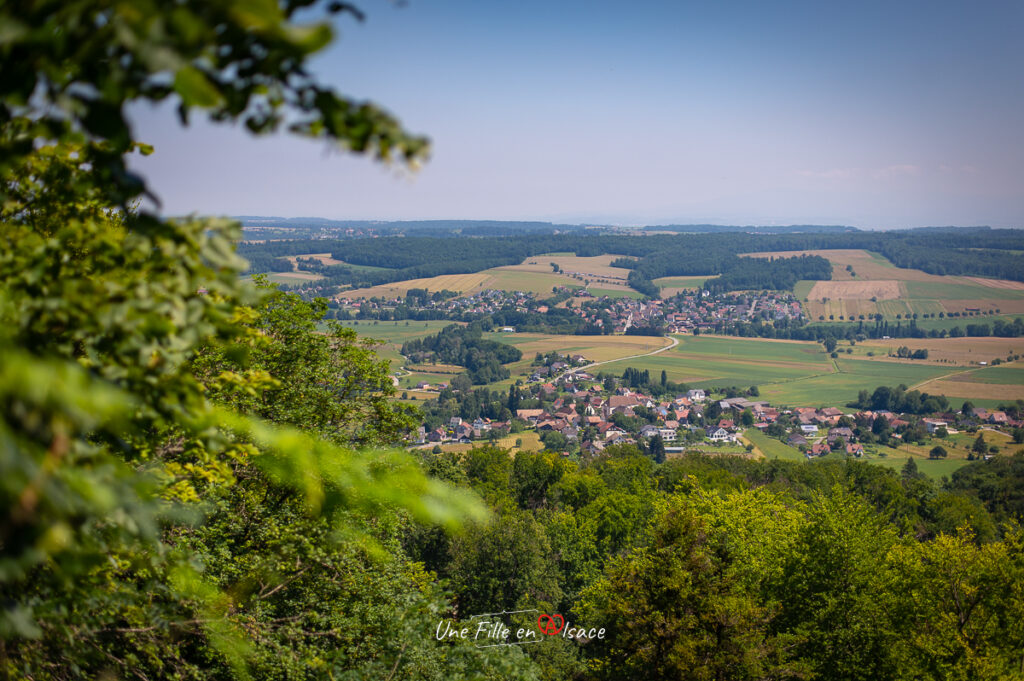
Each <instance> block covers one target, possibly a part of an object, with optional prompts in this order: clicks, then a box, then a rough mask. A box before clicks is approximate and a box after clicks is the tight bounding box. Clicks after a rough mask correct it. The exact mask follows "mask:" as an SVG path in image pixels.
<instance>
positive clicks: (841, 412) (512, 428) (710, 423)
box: [410, 353, 1024, 459]
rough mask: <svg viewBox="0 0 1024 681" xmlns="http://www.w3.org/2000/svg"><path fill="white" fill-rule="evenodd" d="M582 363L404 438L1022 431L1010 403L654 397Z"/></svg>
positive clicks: (605, 440)
mask: <svg viewBox="0 0 1024 681" xmlns="http://www.w3.org/2000/svg"><path fill="white" fill-rule="evenodd" d="M586 364H587V360H586V358H584V357H582V356H580V355H575V356H560V355H558V354H557V353H551V355H549V356H548V357H545V358H543V362H542V363H540V364H539V367H538V369H537V370H536V371H535V372H534V373H533V375H532V376H531V377H530V381H531V382H530V383H528V384H526V385H524V386H522V387H521V388H520V387H519V386H513V387H512V388H510V391H509V400H508V404H507V405H506V407H505V408H503V409H502V412H503V413H502V415H501V416H499V417H497V418H489V417H486V416H483V415H478V416H475V417H472V418H463V417H462V416H458V415H453V416H450V417H448V418H447V419H446V420H444V421H443V422H441V423H437V424H436V425H433V427H428V425H427V424H425V425H423V426H421V427H420V428H419V429H418V430H417V432H416V433H415V434H414V435H413V436H411V438H410V444H411V445H412V446H415V447H424V446H426V447H430V446H431V445H435V446H437V445H443V444H445V443H458V444H472V443H474V442H478V441H490V442H496V441H497V440H499V439H501V438H503V437H506V436H509V435H515V434H517V433H523V432H529V431H535V432H536V433H537V434H538V435H539V439H540V441H541V442H542V443H543V444H544V446H545V448H547V449H551V450H555V451H560V452H561V453H562V454H563V455H564V456H578V457H590V456H594V455H597V454H600V453H601V452H602V451H604V450H605V449H606V448H607V447H609V446H611V445H636V446H638V447H639V448H640V449H641V450H642V451H645V452H648V453H651V454H652V455H654V456H655V457H657V456H659V455H663V456H672V455H673V454H681V453H683V452H686V451H701V452H705V453H716V452H718V453H735V454H750V453H751V452H752V451H753V450H754V449H755V446H754V444H753V443H752V441H751V436H750V434H751V432H754V433H758V434H762V435H763V436H765V437H767V438H772V439H773V440H776V441H778V442H779V443H780V444H785V445H787V446H788V447H790V448H792V449H793V450H794V451H798V452H800V453H801V454H803V455H804V456H805V457H806V458H808V459H813V458H817V457H823V456H828V455H830V454H838V455H844V456H849V457H856V458H860V457H863V456H864V455H865V446H866V445H867V446H873V447H875V448H877V447H882V446H884V447H888V448H895V447H899V446H900V445H901V444H903V443H904V442H906V443H911V442H923V441H924V440H925V439H929V440H933V441H934V440H938V441H942V440H943V439H944V438H947V437H952V436H958V435H959V434H960V433H970V434H971V435H972V437H973V436H975V435H977V434H981V439H982V440H984V434H985V433H986V432H993V433H1000V434H1001V435H1006V436H1010V437H1013V438H1014V440H1015V441H1016V440H1020V439H1021V436H1022V435H1024V430H1022V429H1024V420H1022V416H1024V405H1021V404H1020V403H1019V402H1018V403H1016V404H1011V405H1008V406H1007V407H1006V409H1005V410H992V409H984V408H974V407H973V406H971V405H970V404H966V403H965V405H963V407H964V408H962V409H960V410H956V411H953V410H952V409H950V410H949V411H945V412H942V413H935V414H931V415H928V416H919V415H915V414H901V413H896V412H894V411H889V410H886V409H851V408H849V407H847V408H845V409H842V408H840V407H837V406H823V407H817V408H812V407H794V408H786V407H780V406H773V405H772V404H770V403H769V402H768V401H767V400H764V399H760V398H759V396H758V390H757V388H756V387H750V388H748V389H746V390H743V389H737V388H730V389H728V390H726V391H724V393H722V395H721V396H720V397H717V396H715V395H714V394H712V393H710V392H709V391H706V390H704V389H699V388H690V389H687V390H685V391H681V392H680V393H679V394H671V393H669V394H664V393H663V394H661V395H658V396H655V395H654V394H652V393H654V392H655V391H654V390H647V391H645V390H642V389H638V388H636V387H631V386H630V385H628V384H627V383H626V381H625V380H624V379H620V378H616V377H612V376H607V375H600V374H599V375H593V374H591V373H588V372H587V371H585V370H582V369H580V368H579V367H581V366H585V365H586ZM661 385H664V384H661ZM673 385H674V384H668V386H667V387H668V388H672V387H673ZM440 390H441V392H440V394H439V396H438V400H437V403H438V404H441V403H442V402H444V401H446V400H448V401H452V400H454V402H455V403H456V404H458V403H459V397H460V396H459V395H458V394H456V393H454V392H453V391H452V389H451V388H450V387H448V386H440ZM520 404H522V405H526V406H519V405H520ZM512 406H516V407H518V408H516V409H514V410H513V409H511V408H510V407H512ZM761 439H763V438H761ZM989 439H990V440H991V439H992V438H991V437H990V438H989ZM1002 441H1005V438H1003V440H1002ZM936 447H937V450H942V451H937V450H933V452H932V454H931V456H933V457H939V456H944V448H942V447H941V446H938V445H937V446H936ZM991 453H993V452H991V451H990V448H989V447H988V446H986V448H985V449H982V448H981V447H978V446H976V447H975V449H974V451H972V454H976V455H977V457H978V458H988V457H989V456H990V455H991ZM968 458H973V457H972V456H970V455H968Z"/></svg>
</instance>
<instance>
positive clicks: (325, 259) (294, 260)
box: [284, 253, 381, 269]
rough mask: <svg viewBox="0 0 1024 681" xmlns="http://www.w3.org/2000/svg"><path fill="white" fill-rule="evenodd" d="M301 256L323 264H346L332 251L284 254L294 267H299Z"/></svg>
mask: <svg viewBox="0 0 1024 681" xmlns="http://www.w3.org/2000/svg"><path fill="white" fill-rule="evenodd" d="M299 258H302V259H304V260H309V259H310V258H312V259H313V260H319V261H320V264H321V265H343V264H345V263H344V262H343V261H341V260H335V259H334V257H333V256H332V255H331V254H330V253H303V254H301V255H286V256H284V259H285V260H287V261H288V262H290V263H291V264H292V267H297V266H298V260H299ZM373 269H381V268H373Z"/></svg>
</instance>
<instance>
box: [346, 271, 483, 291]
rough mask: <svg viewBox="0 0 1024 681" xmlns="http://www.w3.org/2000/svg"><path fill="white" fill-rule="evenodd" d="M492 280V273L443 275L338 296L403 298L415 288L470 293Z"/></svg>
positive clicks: (398, 282)
mask: <svg viewBox="0 0 1024 681" xmlns="http://www.w3.org/2000/svg"><path fill="white" fill-rule="evenodd" d="M490 278H491V275H490V272H489V271H487V272H476V273H474V274H443V275H441V276H439V277H427V278H425V279H407V280H406V281H396V282H393V283H390V284H381V285H379V286H372V287H370V288H360V289H353V290H351V291H344V292H343V293H340V294H339V295H338V297H339V298H373V297H374V296H378V297H381V298H402V297H404V296H405V294H406V293H407V292H408V291H409V289H414V288H424V289H427V290H428V291H458V292H459V293H469V292H471V291H479V290H481V289H484V288H487V287H486V286H484V284H485V283H486V282H487V281H488V280H489V279H490Z"/></svg>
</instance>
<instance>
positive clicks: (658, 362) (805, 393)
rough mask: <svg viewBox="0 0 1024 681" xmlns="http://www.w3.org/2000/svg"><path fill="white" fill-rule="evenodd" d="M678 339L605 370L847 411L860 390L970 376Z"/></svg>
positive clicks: (798, 346) (737, 342)
mask: <svg viewBox="0 0 1024 681" xmlns="http://www.w3.org/2000/svg"><path fill="white" fill-rule="evenodd" d="M677 338H679V340H680V344H679V346H678V347H676V348H673V349H672V350H668V351H666V352H664V353H661V354H658V355H654V356H651V357H641V358H638V359H631V360H623V361H618V362H613V363H610V364H606V365H604V366H602V367H600V370H601V371H608V372H612V373H615V374H621V373H622V372H623V371H624V370H625V369H626V367H635V368H638V369H648V370H649V371H650V372H651V374H652V375H659V374H660V373H661V371H662V370H664V371H665V373H666V374H667V375H668V378H669V379H670V380H673V381H677V382H684V383H687V384H689V385H691V386H693V387H698V388H708V387H716V386H730V385H734V386H740V387H746V386H750V385H756V386H758V388H759V390H760V393H761V397H763V398H764V399H766V400H769V401H770V402H772V403H773V404H779V405H785V406H792V407H797V406H808V407H818V406H822V405H834V406H840V407H841V406H843V405H845V404H846V403H848V402H851V401H853V400H854V399H856V397H857V393H858V392H859V391H860V390H873V389H874V388H876V387H877V386H880V385H891V386H895V385H899V384H901V383H902V384H905V385H908V386H913V385H918V384H926V383H927V382H928V381H932V380H935V379H938V378H940V377H946V376H949V375H956V374H957V373H959V372H961V371H965V370H967V369H966V367H964V368H956V367H951V366H949V365H944V364H937V363H928V362H921V361H895V360H889V359H882V358H880V357H879V358H868V357H866V356H863V357H858V356H846V355H840V356H839V358H838V359H836V360H833V359H831V358H830V357H829V356H828V355H827V354H826V353H825V352H824V350H823V349H822V346H821V345H820V344H818V343H810V342H801V341H772V340H764V339H744V338H733V337H719V336H679V337H677ZM858 347H859V346H858ZM930 392H933V393H939V392H940V391H938V390H930ZM979 404H981V403H979Z"/></svg>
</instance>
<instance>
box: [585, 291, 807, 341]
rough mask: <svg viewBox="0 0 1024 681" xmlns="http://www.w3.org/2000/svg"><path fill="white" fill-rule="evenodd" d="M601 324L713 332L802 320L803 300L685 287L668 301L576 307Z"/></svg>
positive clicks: (630, 300)
mask: <svg viewBox="0 0 1024 681" xmlns="http://www.w3.org/2000/svg"><path fill="white" fill-rule="evenodd" d="M573 310H574V311H575V312H576V314H578V315H580V316H581V317H583V318H584V319H585V320H586V321H588V322H590V323H592V324H595V325H597V326H603V325H604V324H605V323H607V322H608V319H609V318H610V323H611V324H612V325H613V328H612V331H613V332H614V333H623V332H625V330H626V329H628V328H629V327H630V326H661V327H664V328H665V330H666V331H667V332H668V333H694V332H697V333H713V332H715V331H718V330H721V328H722V326H724V325H726V324H728V323H732V322H752V321H755V320H764V321H771V322H775V321H778V320H781V319H800V318H802V317H803V310H802V309H801V307H800V302H799V301H798V300H797V299H796V298H794V297H793V296H792V295H791V294H789V293H779V292H765V293H745V294H724V295H712V294H711V293H710V292H708V291H705V290H689V289H687V290H685V291H684V292H682V293H680V294H678V295H675V296H673V297H671V298H669V299H667V300H646V301H644V300H635V299H633V298H618V299H614V300H612V299H609V300H607V301H604V300H602V304H601V305H600V306H599V307H598V306H592V305H584V306H582V307H580V308H573Z"/></svg>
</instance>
